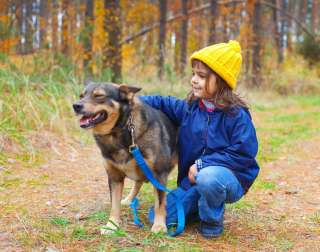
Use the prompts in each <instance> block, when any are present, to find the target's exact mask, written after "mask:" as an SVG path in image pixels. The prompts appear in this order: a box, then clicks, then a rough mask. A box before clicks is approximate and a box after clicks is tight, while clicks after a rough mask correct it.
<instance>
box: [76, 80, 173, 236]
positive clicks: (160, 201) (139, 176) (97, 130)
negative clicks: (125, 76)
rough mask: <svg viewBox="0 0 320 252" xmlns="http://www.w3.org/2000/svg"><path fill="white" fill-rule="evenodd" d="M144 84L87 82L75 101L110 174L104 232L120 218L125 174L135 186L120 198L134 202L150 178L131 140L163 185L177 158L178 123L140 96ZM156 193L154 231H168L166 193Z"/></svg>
mask: <svg viewBox="0 0 320 252" xmlns="http://www.w3.org/2000/svg"><path fill="white" fill-rule="evenodd" d="M140 90H141V88H137V87H134V86H129V85H126V84H121V85H117V84H114V83H97V82H89V83H87V85H86V87H85V89H84V91H83V92H82V93H81V94H80V99H79V100H78V101H77V102H76V103H74V104H73V109H74V111H75V113H76V115H79V116H81V118H80V127H81V128H84V129H90V130H91V131H92V134H93V137H94V139H95V141H96V144H97V145H98V147H99V148H100V151H101V154H102V157H103V160H104V166H105V169H106V172H107V175H108V184H109V189H110V199H111V212H110V216H109V221H108V223H107V225H106V228H105V229H102V230H101V233H103V234H105V233H110V232H113V231H114V230H115V228H117V227H119V226H120V224H121V220H120V201H121V198H122V191H123V185H124V179H125V177H128V178H129V179H131V180H133V181H134V186H133V188H132V190H131V192H130V194H129V195H128V197H127V198H126V199H125V200H123V201H122V203H129V202H131V201H132V199H133V198H134V197H135V196H136V195H137V193H138V192H139V190H140V188H141V186H142V184H143V182H148V181H147V179H146V177H145V176H144V174H143V172H142V171H141V170H140V168H139V167H138V165H137V164H136V161H135V159H134V158H133V156H132V155H131V153H130V151H129V148H130V146H131V145H132V144H133V142H132V141H134V143H135V144H136V145H137V146H138V147H139V149H140V151H141V153H142V155H143V157H144V159H145V161H146V163H147V164H148V166H149V167H150V169H151V171H152V173H153V175H154V177H155V178H156V179H157V180H158V181H159V182H160V183H161V184H163V185H164V186H165V185H166V183H167V179H168V175H169V173H170V172H171V170H172V169H173V168H174V166H175V164H176V163H177V128H176V127H175V125H173V123H172V122H171V121H170V120H169V119H168V118H167V117H166V116H165V115H164V114H163V113H162V112H161V111H159V110H156V109H154V108H152V107H150V106H149V105H147V104H145V103H143V102H142V101H141V100H140V99H139V98H138V97H136V93H137V92H138V91H140ZM130 127H131V128H130ZM132 128H134V129H133V131H131V129H132ZM154 193H155V204H154V212H155V217H154V223H153V225H152V228H151V231H152V232H166V231H167V227H166V195H165V192H163V191H160V190H158V189H156V188H154Z"/></svg>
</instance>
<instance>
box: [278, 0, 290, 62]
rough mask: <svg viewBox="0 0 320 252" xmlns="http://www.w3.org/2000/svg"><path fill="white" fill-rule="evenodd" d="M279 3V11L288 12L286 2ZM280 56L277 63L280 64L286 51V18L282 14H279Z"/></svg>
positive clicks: (282, 0) (285, 0) (283, 0)
mask: <svg viewBox="0 0 320 252" xmlns="http://www.w3.org/2000/svg"><path fill="white" fill-rule="evenodd" d="M280 1H281V9H282V10H283V11H285V12H287V11H288V4H287V0H280ZM280 17H281V18H280V54H279V62H280V63H282V62H283V60H284V52H285V49H286V40H285V39H286V38H285V37H286V30H287V18H286V16H285V15H284V13H283V12H281V14H280Z"/></svg>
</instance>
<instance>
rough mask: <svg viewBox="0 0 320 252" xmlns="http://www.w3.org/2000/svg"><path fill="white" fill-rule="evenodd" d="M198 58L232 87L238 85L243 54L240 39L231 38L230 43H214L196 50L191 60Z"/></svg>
mask: <svg viewBox="0 0 320 252" xmlns="http://www.w3.org/2000/svg"><path fill="white" fill-rule="evenodd" d="M193 59H197V60H200V61H202V62H203V63H205V64H206V65H207V66H208V67H209V68H211V69H212V70H213V71H214V72H215V73H217V74H218V75H219V76H220V77H221V78H222V79H224V80H225V81H226V83H227V84H228V85H229V86H230V88H231V89H234V88H235V87H236V85H237V77H238V75H239V72H240V69H241V64H242V56H241V47H240V44H239V43H238V41H235V40H230V41H229V42H228V43H219V44H214V45H211V46H208V47H205V48H203V49H201V50H199V51H196V52H194V53H193V54H192V55H191V57H190V61H192V60H193Z"/></svg>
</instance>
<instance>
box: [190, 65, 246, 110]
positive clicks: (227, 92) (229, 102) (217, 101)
mask: <svg viewBox="0 0 320 252" xmlns="http://www.w3.org/2000/svg"><path fill="white" fill-rule="evenodd" d="M195 66H201V67H204V68H205V69H206V70H207V72H208V75H207V77H206V84H205V89H206V91H207V93H208V90H209V85H210V75H211V74H214V75H215V76H216V86H217V89H216V91H215V93H214V94H213V96H212V97H211V99H210V101H211V102H212V103H213V104H214V106H215V107H217V108H220V109H222V110H223V111H224V112H229V111H230V110H231V109H233V108H239V107H244V108H247V109H248V108H249V106H248V104H247V103H246V102H245V101H244V100H243V99H242V98H241V97H240V96H239V94H237V93H235V92H234V91H233V90H232V89H231V88H230V87H229V85H228V84H227V83H226V81H225V80H223V79H222V78H221V77H220V76H219V75H218V74H216V73H215V72H214V71H213V70H212V69H211V68H210V67H208V66H207V65H206V64H205V63H203V62H202V61H200V60H196V59H194V60H192V67H195ZM196 99H197V97H195V96H194V95H193V92H192V91H191V92H190V93H189V94H188V96H187V98H186V100H187V102H188V103H189V104H190V103H191V102H193V101H194V100H196Z"/></svg>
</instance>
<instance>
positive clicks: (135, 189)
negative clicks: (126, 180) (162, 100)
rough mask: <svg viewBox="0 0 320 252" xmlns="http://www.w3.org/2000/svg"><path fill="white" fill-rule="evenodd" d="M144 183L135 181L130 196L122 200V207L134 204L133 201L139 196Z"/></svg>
mask: <svg viewBox="0 0 320 252" xmlns="http://www.w3.org/2000/svg"><path fill="white" fill-rule="evenodd" d="M142 184H143V182H140V181H134V184H133V187H132V189H131V191H130V193H129V194H128V196H127V197H126V198H125V199H123V200H121V205H130V203H131V202H132V200H133V199H134V198H135V197H136V196H137V194H138V193H139V191H140V188H141V186H142Z"/></svg>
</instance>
